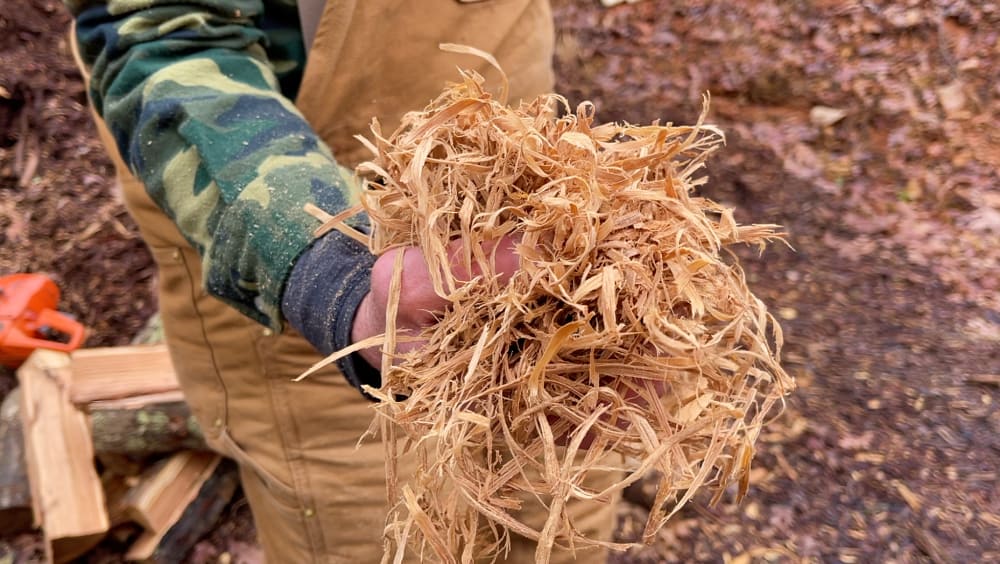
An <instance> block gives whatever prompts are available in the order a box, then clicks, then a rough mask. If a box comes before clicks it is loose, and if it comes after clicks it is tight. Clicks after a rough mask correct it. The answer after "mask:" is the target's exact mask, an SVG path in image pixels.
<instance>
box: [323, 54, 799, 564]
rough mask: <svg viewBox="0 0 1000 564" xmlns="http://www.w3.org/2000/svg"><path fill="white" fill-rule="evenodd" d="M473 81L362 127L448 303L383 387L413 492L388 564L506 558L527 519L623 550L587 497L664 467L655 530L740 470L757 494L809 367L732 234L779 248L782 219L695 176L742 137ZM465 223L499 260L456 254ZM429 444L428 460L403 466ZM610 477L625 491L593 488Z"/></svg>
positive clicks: (384, 418) (389, 366)
mask: <svg viewBox="0 0 1000 564" xmlns="http://www.w3.org/2000/svg"><path fill="white" fill-rule="evenodd" d="M461 77H462V81H461V82H458V83H455V84H450V85H448V87H447V88H446V89H445V90H444V92H443V93H442V94H441V95H440V96H439V97H438V98H437V99H436V100H434V101H433V102H432V103H431V104H430V105H428V106H427V107H426V108H425V109H424V110H422V111H418V112H411V113H409V114H407V115H406V116H405V118H404V119H403V121H402V124H401V126H400V127H399V128H398V129H397V130H396V131H394V132H391V133H390V134H388V135H387V134H385V133H384V132H383V131H382V130H381V127H380V125H379V123H378V122H377V121H375V122H373V125H372V136H371V139H362V141H363V142H364V143H365V144H366V145H367V146H368V147H369V149H371V151H372V153H373V155H374V156H373V158H372V159H371V160H370V161H369V162H366V163H363V164H362V165H360V166H359V168H358V171H359V173H360V174H363V175H367V176H368V177H376V178H377V181H372V182H367V183H366V188H365V191H364V193H363V196H362V204H363V206H364V209H365V210H366V211H367V213H368V215H369V217H370V219H371V225H372V233H371V236H370V240H369V244H370V248H371V250H372V252H373V253H375V254H381V253H384V252H386V251H387V250H389V249H393V248H398V247H406V246H415V247H417V248H419V249H421V250H422V252H423V253H424V257H425V258H426V260H427V262H428V264H429V265H430V272H431V273H432V278H433V283H434V287H435V289H436V291H437V293H438V294H439V295H441V296H443V297H445V298H446V299H447V300H448V302H449V303H450V305H449V306H448V307H447V309H446V310H445V311H443V312H441V313H440V322H439V323H437V324H436V325H434V326H432V327H429V328H428V329H426V330H425V331H424V333H423V334H422V335H420V338H421V339H426V341H427V345H426V346H424V347H422V348H420V349H418V350H414V351H411V352H407V353H405V354H396V352H395V350H394V348H395V347H394V342H395V339H394V338H393V337H392V336H387V337H386V339H385V340H384V345H383V346H384V349H385V350H384V352H385V353H386V354H387V355H388V358H390V359H391V362H386V363H385V365H384V366H383V376H382V377H383V384H382V387H381V389H377V390H376V389H368V390H367V391H368V393H370V394H371V395H372V396H374V397H376V398H377V399H379V400H380V401H379V403H377V404H376V405H375V410H376V412H377V414H378V418H377V419H378V421H379V426H380V428H381V430H382V438H383V440H384V441H385V444H386V453H387V457H388V461H387V464H388V475H389V476H391V480H390V481H391V483H390V486H389V490H390V491H389V496H390V501H391V503H393V504H395V505H394V506H393V508H392V510H391V512H390V518H389V523H388V525H387V529H386V539H387V540H386V543H387V546H386V548H387V550H386V556H385V558H386V561H389V559H390V558H394V557H395V558H396V559H397V560H398V559H400V558H402V555H403V553H404V551H413V552H414V553H417V554H419V555H421V556H422V557H430V558H434V559H438V560H440V561H443V562H459V561H461V562H471V561H473V560H474V559H477V558H482V557H487V558H488V557H491V556H497V555H500V554H502V553H503V551H504V549H505V547H506V546H507V543H508V542H509V535H510V533H511V532H516V533H517V534H520V535H524V536H526V537H529V538H531V539H536V540H537V541H538V549H537V552H536V562H539V563H544V562H547V561H548V559H549V554H550V552H551V550H552V549H553V548H554V547H556V546H560V547H572V548H573V549H581V548H585V547H588V546H589V547H592V546H611V547H612V548H623V546H622V545H612V544H611V543H608V542H607V541H606V540H603V539H593V538H586V537H585V536H583V535H582V534H581V533H580V532H579V530H578V529H577V528H576V527H575V526H574V523H573V522H572V519H571V518H570V515H569V513H568V512H567V510H566V507H567V504H568V503H570V502H571V500H587V502H589V503H608V502H609V501H610V500H611V499H613V497H614V494H615V493H617V492H618V491H620V490H622V489H624V488H625V487H627V486H628V485H629V484H632V483H634V482H635V481H637V480H639V479H640V478H641V477H642V476H643V475H645V474H646V473H647V472H648V471H651V470H657V471H659V473H660V475H662V478H661V480H660V484H659V491H658V493H657V495H656V501H655V503H654V506H653V508H652V511H651V512H650V514H649V519H648V521H647V523H646V526H645V532H644V535H643V538H644V541H645V542H647V543H649V542H652V540H653V538H654V537H655V535H656V533H657V531H658V530H659V529H660V528H661V527H662V526H663V525H664V523H665V522H666V521H667V519H669V518H670V516H671V515H673V514H674V513H675V512H676V511H678V510H679V509H680V507H681V506H683V505H684V504H685V503H686V502H687V501H688V500H690V499H691V497H692V496H693V495H694V494H695V492H697V491H699V490H700V489H703V488H709V489H712V490H714V491H715V499H719V498H720V497H721V496H722V495H723V493H724V492H725V491H726V489H727V487H728V486H729V485H730V484H735V485H736V488H737V489H736V495H737V497H742V496H743V495H744V494H745V493H746V491H747V488H748V480H749V470H750V463H751V460H752V458H753V453H754V443H755V441H756V440H757V438H758V436H759V434H760V432H761V429H762V426H763V425H764V424H765V422H766V421H768V420H769V419H771V418H773V417H775V416H776V414H777V413H778V412H779V411H780V409H781V407H782V406H783V397H784V396H785V395H786V394H787V393H789V392H790V391H791V390H792V389H793V387H794V382H793V380H792V379H791V378H790V377H789V376H788V375H787V374H786V373H785V371H784V370H783V369H782V367H781V366H780V363H779V360H780V356H779V355H780V349H781V345H782V336H781V330H780V327H779V326H778V324H777V322H776V321H775V319H774V318H773V317H772V316H771V314H769V313H768V311H767V309H766V307H765V306H764V304H763V303H762V302H761V301H760V300H759V299H757V298H756V297H755V296H754V295H753V294H752V293H751V292H750V290H749V289H748V287H747V283H746V280H745V277H744V274H743V271H742V269H741V268H740V266H739V265H738V262H737V261H736V258H735V256H734V255H733V254H732V253H731V252H730V251H729V250H728V248H729V247H731V246H733V245H735V244H740V243H742V244H752V245H758V246H760V247H761V248H763V246H764V245H765V244H766V243H767V242H768V241H770V240H773V239H779V238H780V237H781V234H780V233H779V232H778V228H777V226H775V225H739V224H737V223H736V221H735V220H734V218H733V211H732V210H731V209H727V208H724V207H723V206H721V205H719V204H717V203H715V202H713V201H711V200H709V199H706V198H703V197H700V196H698V195H696V193H695V189H696V188H697V187H698V186H699V185H701V184H703V183H704V182H705V181H706V177H705V176H704V175H703V174H702V175H701V176H699V175H698V173H699V171H701V169H702V168H703V167H704V164H705V161H706V159H707V158H708V156H709V155H710V154H711V153H713V152H714V151H715V150H716V149H718V148H719V147H720V146H721V144H722V143H723V142H724V137H723V134H722V132H721V131H719V130H718V129H717V128H715V127H713V126H710V125H706V124H704V123H703V122H702V120H699V122H698V123H697V124H696V125H694V126H674V125H670V124H668V125H658V124H653V125H648V126H635V125H629V124H618V123H607V124H599V125H598V124H595V108H594V106H593V105H592V104H590V103H587V102H584V103H582V104H580V105H579V106H578V107H577V108H576V110H575V112H573V111H570V108H569V106H568V103H567V101H566V100H565V99H564V98H562V97H561V96H559V95H556V94H549V95H544V96H540V97H539V98H537V99H535V100H533V101H530V102H524V103H521V104H520V105H519V106H518V107H516V108H513V107H509V106H507V105H506V100H505V99H504V97H503V96H500V97H495V96H493V95H491V94H490V93H489V92H488V91H487V90H486V88H485V86H484V80H483V79H482V77H480V76H479V75H478V74H476V73H474V72H469V71H465V72H462V74H461ZM505 89H506V85H505V86H504V90H503V91H504V92H505ZM707 102H708V100H707V98H706V100H705V104H706V106H705V107H706V110H707ZM561 110H565V112H563V114H564V115H563V114H561ZM703 116H704V114H703ZM506 236H512V237H517V238H519V241H520V242H519V244H518V245H517V252H518V254H519V255H520V257H521V268H520V270H519V271H518V272H517V273H516V274H515V275H514V276H513V278H511V279H510V280H509V282H504V278H502V277H501V276H499V275H498V273H497V272H496V270H495V268H494V266H493V257H492V254H490V253H488V252H486V251H484V250H483V249H484V247H483V245H482V243H484V242H490V241H497V240H499V239H501V238H503V237H506ZM456 239H457V240H461V241H462V243H463V248H464V253H463V255H462V257H461V259H460V260H461V263H462V266H463V267H464V269H465V270H466V271H467V272H481V273H482V274H481V275H479V276H476V277H475V278H473V279H472V280H471V281H465V280H459V279H457V278H456V277H455V275H454V274H452V271H451V268H449V266H450V265H452V264H453V263H454V259H453V258H451V257H449V250H448V245H449V243H451V242H453V241H454V240H456ZM486 248H489V245H486ZM400 267H401V263H400V262H397V268H400ZM477 269H478V270H477ZM396 278H397V279H398V278H399V274H398V272H397V276H396ZM397 307H398V304H396V303H390V306H389V311H387V321H388V322H389V323H387V326H389V327H392V326H393V325H392V321H393V320H394V319H395V314H396V308H397ZM341 356H342V355H341ZM410 451H415V453H416V456H417V457H418V460H419V465H418V466H419V467H418V470H417V473H416V474H415V475H414V476H412V477H410V478H409V479H407V480H406V481H405V483H402V484H400V483H397V480H396V478H395V471H394V468H395V462H396V460H397V457H399V456H401V455H402V453H404V452H410ZM609 461H610V462H609ZM608 472H611V473H615V475H617V476H619V479H617V480H616V483H615V485H614V486H613V487H611V488H608V489H607V490H604V491H589V490H587V488H586V487H584V486H583V482H584V479H585V477H586V476H588V475H590V474H593V473H608ZM525 493H527V494H528V495H530V496H533V497H537V498H538V499H540V500H542V502H543V503H544V504H545V505H546V507H547V509H548V511H549V518H548V519H547V521H546V522H545V523H544V525H543V526H542V527H541V528H538V527H531V526H529V525H527V524H525V523H523V522H521V521H519V520H518V518H517V512H516V509H517V508H518V507H519V506H520V504H519V502H518V496H523V495H524V494H525Z"/></svg>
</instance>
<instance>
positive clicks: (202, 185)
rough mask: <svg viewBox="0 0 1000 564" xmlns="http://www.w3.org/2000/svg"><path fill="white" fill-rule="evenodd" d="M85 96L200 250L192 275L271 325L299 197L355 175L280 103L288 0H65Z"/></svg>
mask: <svg viewBox="0 0 1000 564" xmlns="http://www.w3.org/2000/svg"><path fill="white" fill-rule="evenodd" d="M65 3H66V5H67V6H68V7H69V9H70V11H71V12H72V13H73V15H74V16H75V18H76V26H77V27H76V30H77V41H78V42H79V48H80V53H81V55H82V57H83V59H84V63H85V64H86V65H87V66H88V67H89V70H90V73H91V81H90V84H89V89H90V95H91V99H92V101H93V104H94V106H95V109H96V110H97V112H98V114H100V115H101V117H102V118H103V119H104V120H105V122H106V123H107V125H108V127H109V129H110V130H111V133H112V135H113V136H114V138H115V141H116V143H117V145H118V150H119V152H120V153H121V156H122V158H123V160H124V162H126V163H127V164H128V166H129V167H130V168H131V170H132V171H133V173H135V174H136V176H137V177H138V178H140V179H141V180H142V181H143V183H144V184H145V186H146V190H147V192H148V193H149V195H150V196H151V197H152V198H153V200H154V201H155V202H156V203H157V205H159V206H160V208H161V209H162V210H163V211H164V212H165V213H166V214H167V215H169V216H170V217H171V218H172V219H173V220H174V221H175V222H176V223H177V225H178V227H179V228H180V230H181V232H182V233H183V234H184V236H185V237H186V238H187V240H188V241H189V242H190V243H191V245H192V246H194V248H195V249H197V250H198V252H199V254H200V256H201V257H202V266H203V272H204V280H203V282H204V286H205V289H206V291H208V292H209V293H210V294H212V295H214V296H217V297H219V298H220V299H222V300H224V301H225V302H227V303H228V304H230V305H232V306H233V307H235V308H237V309H238V310H240V311H242V312H243V313H244V314H246V315H248V316H250V317H251V318H253V319H255V320H257V321H259V322H260V323H263V324H265V325H269V326H271V327H272V328H273V329H275V330H278V329H280V327H281V325H282V323H283V317H282V315H281V311H280V304H281V296H282V291H283V288H284V284H285V282H286V281H287V279H288V276H289V273H290V271H291V268H292V265H293V264H294V262H295V260H296V258H297V257H298V256H299V255H300V254H301V253H302V251H304V250H305V249H306V248H307V247H308V245H309V244H310V243H311V242H312V239H313V237H312V230H313V229H314V228H315V227H316V226H317V222H316V220H315V219H314V218H313V217H311V216H310V215H308V214H306V213H305V212H304V211H303V205H304V204H305V203H306V202H311V203H314V204H315V205H317V206H319V207H320V208H322V209H325V210H327V211H330V212H331V213H336V212H337V211H339V210H342V209H344V208H345V207H347V206H349V205H351V204H352V203H353V202H352V200H353V198H354V196H353V193H354V182H353V180H352V177H351V175H350V173H349V172H345V171H342V169H341V168H340V167H339V166H338V165H337V163H336V161H335V160H334V157H333V155H331V153H330V150H329V148H328V147H327V146H326V145H325V144H324V143H323V142H322V141H321V140H320V139H319V138H318V137H317V136H316V134H315V133H314V132H313V131H312V129H311V128H310V127H309V125H308V124H307V123H306V122H305V120H304V118H303V117H302V115H301V114H300V113H299V112H298V110H297V109H296V108H295V106H294V105H293V104H292V102H290V100H291V99H294V97H295V94H296V90H297V88H298V85H299V82H300V81H301V76H302V70H303V67H304V65H305V51H304V49H303V46H302V35H301V32H300V30H299V21H298V10H297V7H296V5H295V0H264V1H249V0H186V1H185V2H183V3H177V2H168V1H161V0H110V1H107V2H96V1H88V0H67V1H66V2H65Z"/></svg>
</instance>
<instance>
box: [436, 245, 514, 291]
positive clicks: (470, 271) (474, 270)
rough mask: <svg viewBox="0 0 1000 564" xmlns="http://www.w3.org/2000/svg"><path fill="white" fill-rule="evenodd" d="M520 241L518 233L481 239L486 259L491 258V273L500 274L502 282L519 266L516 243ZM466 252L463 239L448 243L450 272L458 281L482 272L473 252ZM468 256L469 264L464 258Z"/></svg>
mask: <svg viewBox="0 0 1000 564" xmlns="http://www.w3.org/2000/svg"><path fill="white" fill-rule="evenodd" d="M520 242H521V237H520V235H505V236H503V237H501V238H500V239H493V240H490V241H483V242H482V243H481V244H480V245H481V248H482V253H483V256H485V257H486V259H487V261H489V260H490V259H491V258H492V262H493V273H494V274H498V275H500V282H502V283H504V284H506V283H507V282H508V281H510V279H511V277H513V276H514V273H516V272H517V270H518V269H519V268H520V266H521V257H520V255H518V254H517V245H518V244H519V243H520ZM467 252H468V250H467V248H466V245H465V241H464V240H462V239H455V240H453V241H451V242H450V243H448V260H449V262H450V267H451V273H452V275H453V276H454V277H455V279H456V280H458V281H459V282H468V281H469V280H472V279H473V278H475V277H476V276H481V275H482V274H483V269H482V265H481V264H480V262H479V261H478V260H476V256H475V254H469V255H467ZM470 256H471V261H470V262H471V264H467V263H466V260H467V259H468V258H470ZM470 267H471V268H470Z"/></svg>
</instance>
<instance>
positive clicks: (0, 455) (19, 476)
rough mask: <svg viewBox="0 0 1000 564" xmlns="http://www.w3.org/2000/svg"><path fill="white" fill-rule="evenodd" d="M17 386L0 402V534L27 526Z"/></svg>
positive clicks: (28, 505)
mask: <svg viewBox="0 0 1000 564" xmlns="http://www.w3.org/2000/svg"><path fill="white" fill-rule="evenodd" d="M20 401H21V391H20V390H19V389H18V388H14V390H13V391H12V392H11V393H10V394H8V395H7V397H6V398H4V400H3V403H2V404H0V534H11V533H19V532H21V531H24V530H27V529H30V528H31V520H32V513H31V487H30V486H29V485H28V468H27V463H26V462H25V459H24V435H23V434H22V433H23V430H22V425H21V406H20Z"/></svg>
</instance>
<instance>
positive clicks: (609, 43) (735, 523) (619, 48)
mask: <svg viewBox="0 0 1000 564" xmlns="http://www.w3.org/2000/svg"><path fill="white" fill-rule="evenodd" d="M8 4H11V5H13V6H15V7H16V8H15V9H5V10H4V11H3V14H0V60H2V64H0V274H5V273H11V272H29V271H30V272H46V273H48V274H50V275H52V276H53V277H54V278H55V279H56V280H57V281H58V283H59V284H60V286H61V288H62V290H63V302H62V304H61V307H62V309H64V310H65V311H68V312H70V313H72V314H74V315H76V316H77V317H78V318H79V319H80V320H81V321H83V322H84V323H85V324H86V325H87V326H88V327H89V329H90V338H89V341H88V343H87V344H88V345H89V346H102V345H120V344H126V343H128V342H129V341H130V340H131V339H132V337H133V336H134V335H135V334H136V333H137V332H138V331H139V330H140V329H141V328H142V327H143V325H144V324H145V322H146V320H147V319H148V318H149V317H150V316H151V315H152V314H153V313H154V312H155V310H156V300H155V295H154V290H155V272H154V268H153V265H152V261H151V259H150V257H149V254H148V252H147V251H146V250H145V247H144V246H143V244H142V242H141V240H140V239H139V237H138V235H137V233H136V229H135V225H134V224H133V223H132V221H131V220H130V218H129V217H128V215H127V213H126V212H125V210H124V209H123V207H122V205H121V202H120V200H119V199H118V197H117V196H116V195H115V193H114V190H113V182H112V178H111V167H110V164H109V162H108V161H107V159H106V158H105V157H104V156H103V154H102V151H101V149H100V146H99V144H98V142H97V140H96V136H95V133H94V130H93V127H92V125H91V124H90V121H89V116H88V115H87V110H86V107H85V93H84V89H83V86H82V83H81V80H80V77H79V75H78V74H77V71H76V69H75V67H74V65H73V62H72V60H71V58H70V54H69V49H68V45H67V40H66V35H65V30H66V27H67V25H68V16H67V15H66V13H65V11H64V9H63V7H62V6H61V4H60V3H59V2H49V1H46V0H35V1H28V0H9V1H8V2H7V3H5V6H7V5H8ZM553 7H554V13H555V19H556V26H557V30H558V41H557V48H556V68H557V71H558V86H557V90H558V91H559V92H561V93H563V94H564V95H566V96H567V97H568V98H569V99H570V101H571V102H572V103H574V104H575V103H577V102H580V101H582V100H591V101H593V102H594V104H595V105H596V107H597V109H598V119H599V120H601V121H610V120H626V121H630V122H633V123H649V122H651V121H653V120H660V121H661V122H666V121H670V122H674V123H677V124H686V123H694V122H695V121H696V120H697V119H698V117H699V114H700V112H701V108H702V97H703V94H705V93H706V92H708V93H710V94H711V109H710V112H709V114H708V117H707V121H708V122H711V123H714V124H717V125H718V126H720V127H721V128H722V129H723V130H724V131H725V132H726V134H727V145H726V147H724V148H723V149H722V150H721V151H720V152H718V153H717V154H715V155H714V156H713V157H712V158H711V159H710V160H709V163H708V167H707V175H708V183H707V184H706V186H705V187H704V189H703V190H702V191H703V193H704V194H705V195H707V196H709V197H711V198H713V199H716V200H718V201H720V202H722V203H724V204H726V205H728V206H731V207H734V208H735V209H736V215H737V219H738V220H739V221H741V222H744V223H780V224H782V225H783V226H784V227H785V229H786V230H787V232H788V241H789V243H790V248H789V247H785V246H782V245H774V246H772V247H771V248H769V249H768V250H767V251H765V252H764V253H763V254H762V255H758V254H757V253H756V252H755V251H753V250H751V249H747V250H746V252H744V253H741V261H742V263H743V265H744V267H745V268H746V270H747V273H748V280H749V283H750V286H751V288H752V289H753V290H754V291H755V293H756V294H757V295H758V296H759V297H761V298H762V299H763V300H764V301H765V302H766V303H767V304H768V305H769V306H770V308H771V310H772V311H773V312H774V313H775V314H776V316H777V317H778V318H779V320H780V321H781V323H782V326H783V329H784V334H785V348H784V351H783V359H784V364H785V366H786V369H787V370H788V371H789V372H790V373H791V374H792V375H793V376H794V377H795V378H796V380H797V383H798V389H797V390H796V391H795V392H794V393H793V394H792V395H791V396H790V397H789V399H788V405H787V409H786V411H785V413H784V414H783V415H782V416H781V418H779V419H778V420H777V421H776V422H774V423H773V424H772V425H771V426H769V427H768V428H767V429H766V431H765V433H764V435H763V436H762V437H761V439H760V441H759V443H758V453H757V458H756V460H755V463H754V465H755V469H754V471H753V474H752V487H751V490H750V493H749V495H748V496H747V498H746V499H745V500H743V502H742V503H740V504H737V503H735V502H733V501H732V500H731V499H724V500H723V501H721V502H720V503H718V504H716V505H714V506H709V505H708V504H707V503H706V500H704V499H701V498H696V499H695V500H694V501H693V502H692V503H691V504H689V506H688V507H686V508H685V509H684V510H683V511H682V512H681V513H680V514H678V515H677V516H675V517H674V518H673V519H672V520H671V521H670V522H669V523H668V525H667V526H666V527H665V528H664V529H663V530H662V531H661V533H660V534H659V535H658V536H657V538H656V540H655V542H654V543H653V544H652V545H651V546H647V547H639V548H636V549H633V550H631V551H630V552H628V553H627V554H623V555H615V556H613V557H612V561H613V562H617V563H646V562H650V563H652V562H733V563H746V562H767V561H781V562H791V561H815V562H847V563H851V562H934V563H944V562H997V561H1000V482H998V472H1000V470H998V469H1000V410H998V409H997V404H998V403H1000V274H998V273H1000V176H998V172H997V171H998V170H1000V129H998V128H997V127H996V124H998V123H1000V82H998V81H997V80H996V72H997V69H1000V4H998V3H996V2H966V1H961V0H960V1H947V2H946V1H943V0H938V1H923V2H921V1H908V2H889V1H874V2H847V1H835V0H823V1H817V2H801V3H800V2H779V1H777V0H766V1H763V2H749V1H743V0H741V1H731V2H721V1H714V2H713V1H704V0H695V1H688V2H667V1H654V0H646V1H639V2H634V3H623V4H620V5H617V6H614V7H606V6H604V5H602V4H601V3H600V2H597V1H586V2H585V1H581V0H576V1H573V0H555V1H554V2H553ZM13 385H14V379H13V378H12V377H11V376H10V375H9V374H6V375H4V374H0V399H2V397H3V395H5V394H6V393H7V392H8V391H9V390H10V389H11V388H12V387H13ZM641 493H642V492H641V491H633V492H631V495H630V496H629V498H630V499H631V500H632V501H640V500H641V499H640V498H641V497H642V495H641ZM644 511H645V510H644V509H643V508H642V505H641V504H639V503H632V502H629V501H626V502H624V503H622V505H621V522H620V525H621V526H620V527H619V533H618V534H619V537H620V539H621V540H636V539H637V538H638V535H639V534H640V533H641V525H642V524H643V523H644V519H645V515H644ZM38 538H39V537H38V535H35V534H22V535H19V536H14V537H7V538H0V563H4V564H6V563H15V562H16V563H20V562H35V561H37V559H38V558H39V557H40V552H39V550H40V545H39V540H38ZM116 550H117V548H116V546H115V544H114V542H112V541H109V542H107V543H105V545H102V547H101V548H100V549H99V550H98V551H96V552H95V553H94V554H92V555H91V556H89V557H87V558H86V559H84V561H86V562H114V561H117V560H118V559H120V556H119V555H118V553H116ZM227 555H228V556H227ZM220 557H221V559H220ZM255 558H259V552H258V551H257V550H256V548H255V545H254V542H253V530H252V523H251V522H250V519H249V512H248V510H247V508H246V504H245V502H242V501H239V500H238V501H236V502H234V504H233V506H232V507H231V508H230V509H229V511H227V513H226V515H225V518H224V519H223V521H222V522H220V524H219V525H218V527H217V528H216V530H215V532H213V533H212V535H211V537H210V538H208V539H206V540H204V541H203V542H201V543H199V545H198V546H197V547H196V550H195V552H194V553H193V554H192V556H191V559H192V560H193V561H196V562H216V561H219V562H221V561H223V560H227V559H228V560H229V561H247V562H251V561H254V559H255Z"/></svg>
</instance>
